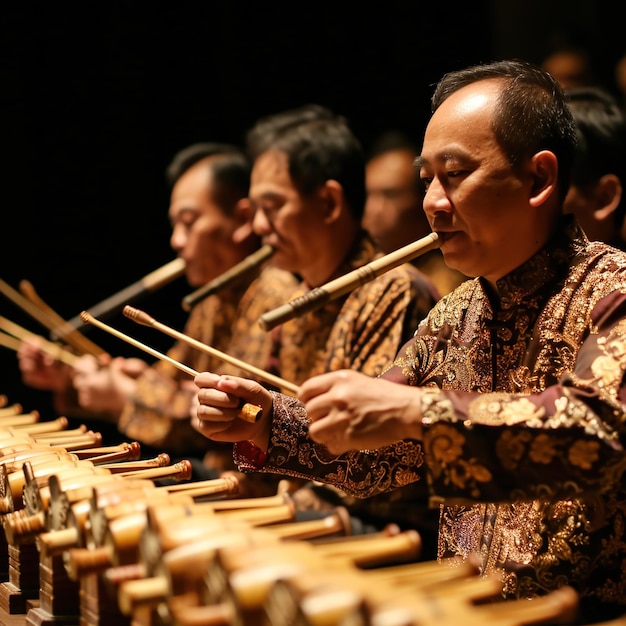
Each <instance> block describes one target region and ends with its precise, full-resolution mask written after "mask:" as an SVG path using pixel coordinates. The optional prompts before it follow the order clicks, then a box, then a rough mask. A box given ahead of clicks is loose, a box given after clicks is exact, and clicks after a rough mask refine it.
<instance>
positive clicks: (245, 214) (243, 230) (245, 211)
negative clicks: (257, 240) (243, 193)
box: [233, 198, 254, 243]
mask: <svg viewBox="0 0 626 626" xmlns="http://www.w3.org/2000/svg"><path fill="white" fill-rule="evenodd" d="M234 218H235V222H236V223H237V224H238V226H237V227H236V228H235V230H234V232H233V241H234V242H235V243H243V242H244V241H245V240H246V239H248V237H251V236H252V235H253V234H254V231H253V230H252V221H253V220H254V209H253V208H252V203H251V202H250V200H249V199H248V198H241V199H240V200H239V201H238V202H237V204H236V205H235V211H234Z"/></svg>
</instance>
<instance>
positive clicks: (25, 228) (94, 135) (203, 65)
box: [0, 0, 489, 412]
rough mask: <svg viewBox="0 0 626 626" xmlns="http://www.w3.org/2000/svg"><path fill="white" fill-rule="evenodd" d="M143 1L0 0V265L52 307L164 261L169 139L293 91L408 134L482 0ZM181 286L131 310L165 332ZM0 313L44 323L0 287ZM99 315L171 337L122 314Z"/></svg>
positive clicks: (481, 41)
mask: <svg viewBox="0 0 626 626" xmlns="http://www.w3.org/2000/svg"><path fill="white" fill-rule="evenodd" d="M120 4H121V3H120ZM145 4H146V6H145V7H143V8H142V7H140V6H139V5H138V4H135V3H131V2H127V3H124V6H123V7H122V6H117V7H116V6H115V5H113V6H112V5H111V4H109V3H105V4H101V3H100V4H96V5H91V3H84V4H83V6H82V7H81V8H76V7H74V8H73V9H72V10H71V11H70V10H69V9H63V8H62V7H61V6H60V5H59V4H58V3H55V5H52V4H48V5H46V6H42V7H41V8H40V10H38V11H33V10H31V9H20V8H18V7H13V8H11V9H4V10H3V11H4V19H3V21H2V29H3V32H2V42H3V46H4V54H3V58H4V65H5V71H4V74H3V85H2V101H3V109H4V113H3V115H2V123H3V139H2V147H3V152H4V159H3V162H4V165H3V167H2V171H3V174H4V176H3V184H2V186H3V190H4V193H3V194H2V196H3V205H4V206H3V211H2V213H3V220H2V224H3V227H2V230H3V232H2V234H3V237H2V243H1V244H0V278H2V279H3V280H4V281H5V282H7V283H9V284H10V285H11V286H13V287H14V288H17V287H18V285H19V282H20V281H21V280H22V279H27V280H29V281H30V282H31V283H32V284H33V285H34V287H35V289H36V290H37V291H38V293H39V294H40V296H41V297H42V298H43V299H44V300H45V301H46V302H48V304H50V305H51V306H52V307H53V308H54V309H55V310H56V311H57V312H59V313H60V314H61V315H63V316H64V317H65V318H71V317H74V316H75V315H77V314H78V313H79V312H80V311H81V310H83V309H87V308H89V307H90V306H92V305H93V304H95V303H97V302H99V301H100V300H102V299H103V298H105V297H108V296H109V295H111V294H113V293H115V292H117V291H118V290H120V289H122V288H123V287H126V286H127V285H129V284H131V283H133V282H134V281H136V280H138V279H140V278H141V277H143V276H144V275H145V274H147V273H148V272H150V271H152V270H153V269H155V268H157V267H159V266H161V265H162V264H163V263H165V262H166V261H168V260H170V259H171V258H173V254H172V252H171V250H170V248H169V241H168V240H169V224H168V221H167V203H168V191H167V189H166V187H165V183H164V180H163V170H164V168H165V166H166V164H167V162H168V160H169V158H170V157H171V156H172V155H173V153H174V152H175V151H177V150H178V149H180V148H182V147H184V146H186V145H188V144H190V143H193V142H195V141H202V140H220V141H233V142H240V141H241V140H242V138H243V134H244V132H245V129H247V128H248V127H249V126H250V125H251V124H252V123H253V122H254V121H255V119H256V118H257V117H259V116H260V115H264V114H267V113H271V112H275V111H278V110H280V109H283V108H287V107H290V106H294V105H298V104H302V103H305V102H319V103H322V104H325V105H327V106H330V107H331V108H333V109H335V110H336V111H338V112H340V113H342V114H344V115H345V116H346V117H347V118H348V119H349V120H350V121H351V123H352V125H353V127H354V129H355V131H356V132H357V134H358V135H359V137H360V138H361V139H362V141H363V143H364V144H367V143H368V141H369V140H370V139H371V138H372V137H373V136H374V135H375V134H376V133H377V132H379V131H381V130H384V129H387V128H390V127H394V128H402V129H403V130H405V131H407V132H409V133H411V134H413V135H414V136H415V137H416V139H419V137H420V136H421V132H422V129H423V125H424V122H425V119H426V116H427V114H428V97H429V95H430V92H431V90H432V84H433V83H434V82H435V81H436V80H437V78H438V77H439V76H440V74H441V73H442V72H443V71H446V70H448V69H452V68H455V67H458V66H461V65H464V64H466V63H470V62H474V61H478V60H483V59H485V58H487V57H489V20H488V15H487V13H488V11H487V10H486V8H485V7H484V6H483V5H482V4H481V2H473V3H472V9H471V11H466V12H464V13H462V14H459V13H457V14H455V13H454V12H453V13H452V15H451V14H450V13H449V12H448V11H447V10H446V7H443V6H442V8H441V9H439V8H437V7H436V6H434V7H433V6H430V5H428V6H424V3H420V2H398V3H393V2H392V3H384V5H380V3H376V5H375V6H372V7H370V8H364V6H365V5H361V6H359V5H360V3H359V5H356V3H347V2H341V0H339V1H336V2H318V3H290V4H285V3H280V4H277V5H276V7H272V6H271V5H268V4H257V3H255V4H252V3H245V2H227V3H219V4H218V3H215V2H205V3H203V4H200V3H194V5H193V6H192V4H189V5H185V4H184V3H175V4H171V5H167V6H166V5H164V6H165V8H157V3H150V5H148V3H145ZM357 7H358V9H357ZM188 291H189V289H188V288H187V287H186V285H185V284H184V279H181V280H179V281H177V282H176V283H174V284H172V285H170V286H168V287H165V288H163V289H162V290H160V291H159V292H158V293H153V294H150V295H149V296H148V297H147V298H146V300H144V301H143V302H142V303H141V307H142V308H144V310H146V311H147V312H149V313H151V314H152V315H154V316H155V317H156V318H157V319H159V320H160V321H162V322H164V323H166V324H168V325H171V326H173V327H176V328H180V327H181V326H182V324H183V323H184V319H185V314H184V312H183V311H182V308H181V307H180V300H181V298H182V297H183V296H184V295H185V294H186V293H188ZM0 315H3V316H4V317H7V318H9V319H11V320H13V321H15V322H18V323H20V324H22V325H23V326H26V327H27V328H28V329H29V330H32V331H35V332H40V331H44V329H43V328H42V327H41V326H39V324H38V323H37V322H35V321H34V320H33V319H32V318H30V317H29V316H27V315H25V314H24V312H23V311H22V310H21V309H20V308H19V307H16V306H15V305H14V304H13V303H12V302H11V301H10V300H8V299H6V298H5V297H4V296H2V295H0ZM109 323H110V324H111V325H113V326H115V327H116V328H118V329H120V330H122V331H123V332H126V333H128V334H131V335H133V336H135V337H137V338H138V339H139V340H141V341H144V342H145V343H149V344H150V345H153V346H154V347H155V348H157V349H161V350H165V349H167V346H168V345H169V344H170V343H171V340H169V339H168V338H167V337H164V336H163V335H161V334H160V333H157V332H156V331H153V330H151V329H146V328H142V327H139V326H137V325H135V324H133V323H132V322H130V321H129V320H126V319H125V318H123V316H121V315H119V316H116V317H114V318H112V319H110V320H109ZM84 330H85V333H86V334H88V336H89V337H90V338H91V339H92V340H94V341H96V342H97V343H99V344H100V345H102V346H103V347H105V348H106V349H107V350H109V351H110V352H111V353H112V354H122V355H135V356H144V355H142V354H140V353H138V352H137V351H136V350H135V349H134V348H132V347H131V346H129V345H128V344H126V343H124V342H121V341H120V340H118V339H116V338H113V337H111V336H110V335H108V334H107V333H104V332H103V331H102V330H100V329H96V328H94V327H87V328H86V329H84ZM0 371H1V379H0V380H1V381H2V384H1V385H0V393H5V394H7V395H8V396H9V398H10V399H12V400H14V401H19V402H21V403H22V404H23V405H24V406H25V407H26V408H28V409H29V410H30V409H32V408H37V409H40V410H43V411H44V412H46V411H48V410H50V409H48V408H47V406H46V401H47V394H39V393H36V392H33V391H32V390H28V389H26V388H25V387H23V385H21V382H20V378H19V374H18V370H17V365H16V358H15V354H14V353H13V352H11V351H9V350H7V349H5V348H1V347H0Z"/></svg>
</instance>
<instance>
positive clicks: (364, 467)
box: [235, 392, 423, 498]
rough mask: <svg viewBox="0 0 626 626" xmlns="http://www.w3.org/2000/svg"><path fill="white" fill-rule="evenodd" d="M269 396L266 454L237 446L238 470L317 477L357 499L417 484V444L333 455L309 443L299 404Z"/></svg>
mask: <svg viewBox="0 0 626 626" xmlns="http://www.w3.org/2000/svg"><path fill="white" fill-rule="evenodd" d="M272 395H273V399H274V419H273V424H272V434H271V444H270V448H269V450H268V454H262V453H261V452H260V450H259V449H258V448H256V447H255V446H253V445H252V444H251V443H249V442H240V443H237V444H235V462H236V464H237V465H238V467H239V469H240V470H241V471H244V472H246V471H247V472H252V471H255V472H266V473H280V474H284V475H286V476H292V477H298V478H308V479H315V478H319V479H321V480H323V482H325V483H328V484H331V485H333V486H335V487H337V488H339V489H341V490H343V491H345V492H346V493H348V494H351V495H354V496H357V497H359V498H366V497H369V496H372V495H375V494H377V493H382V492H385V491H389V490H391V489H396V488H398V487H403V486H405V485H408V484H410V483H412V482H415V481H416V480H419V478H420V476H419V468H420V467H421V466H422V464H423V453H422V447H421V445H420V444H419V443H418V442H416V441H400V442H398V443H396V444H393V445H391V446H386V447H384V448H380V449H379V450H366V451H360V452H350V453H347V454H343V455H339V456H335V455H332V454H330V453H329V452H328V450H327V449H326V447H325V446H323V445H320V444H316V443H314V442H313V441H312V440H310V439H309V438H308V424H309V422H308V418H307V416H306V411H305V409H304V405H303V404H302V403H301V402H300V401H298V400H296V399H295V398H291V397H289V396H285V395H283V394H280V393H276V392H272Z"/></svg>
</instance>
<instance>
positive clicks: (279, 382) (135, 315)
mask: <svg viewBox="0 0 626 626" xmlns="http://www.w3.org/2000/svg"><path fill="white" fill-rule="evenodd" d="M123 313H124V315H125V316H126V317H128V318H129V319H131V320H133V321H135V322H137V323H138V324H142V325H144V326H150V327H152V328H156V329H157V330H160V331H161V332H163V333H165V334H166V335H169V336H170V337H173V338H174V339H177V340H179V341H182V342H184V343H186V344H188V345H190V346H192V347H193V348H196V349H198V350H201V351H202V352H206V353H207V354H210V355H211V356H213V357H215V358H218V359H220V360H222V361H224V362H226V363H230V364H231V365H234V366H235V367H238V368H240V369H242V370H244V371H245V372H248V373H249V374H252V375H253V376H257V377H258V378H259V379H261V380H264V381H265V382H266V383H270V384H271V385H275V386H277V387H279V388H281V389H284V390H285V391H288V392H290V393H291V394H293V395H294V396H296V395H297V394H298V386H297V385H294V384H293V383H291V382H289V381H287V380H285V379H284V378H280V377H279V376H274V375H273V374H270V373H269V372H266V371H265V370H262V369H260V368H258V367H255V366H254V365H250V364H249V363H246V362H245V361H241V360H240V359H237V358H235V357H233V356H230V355H228V354H226V353H224V352H221V351H220V350H217V349H216V348H212V347H211V346H208V345H207V344H205V343H202V342H201V341H198V340H197V339H194V338H193V337H190V336H189V335H185V334H184V333H181V332H178V331H176V330H174V329H173V328H170V327H169V326H166V325H165V324H161V323H160V322H157V321H156V320H155V319H154V318H153V317H151V316H150V315H148V314H147V313H145V312H144V311H140V310H139V309H136V308H134V307H132V306H128V305H127V306H125V307H124V310H123Z"/></svg>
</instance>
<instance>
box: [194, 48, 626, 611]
mask: <svg viewBox="0 0 626 626" xmlns="http://www.w3.org/2000/svg"><path fill="white" fill-rule="evenodd" d="M432 109H433V114H432V117H431V119H430V121H429V123H428V125H427V127H426V132H425V135H424V141H423V147H422V150H421V155H420V156H419V158H418V160H417V166H418V167H419V171H420V177H421V179H422V180H423V181H424V183H425V185H426V193H425V198H424V210H425V211H426V214H427V216H428V219H429V221H430V224H431V227H432V228H433V230H434V231H436V232H437V233H438V234H439V236H440V237H441V250H442V252H443V255H444V257H445V259H446V262H447V263H448V264H449V265H450V266H451V267H453V268H455V269H458V270H459V271H461V272H462V273H463V274H466V275H468V276H474V277H475V278H474V279H472V280H469V281H466V282H465V283H463V284H462V285H461V286H460V287H459V288H457V289H456V290H455V291H453V292H452V293H451V294H448V295H447V296H444V297H443V298H442V299H441V300H440V301H439V302H438V303H437V304H436V305H435V307H434V309H433V310H432V312H431V313H430V314H429V316H428V317H427V319H425V320H424V321H423V322H422V323H421V324H420V325H419V327H418V330H417V333H416V336H415V337H414V338H413V339H411V340H410V341H409V342H407V343H406V344H405V346H404V347H403V348H402V349H401V350H400V351H399V353H398V354H397V356H396V357H395V360H393V361H392V362H390V363H389V366H388V367H387V368H386V370H385V372H384V373H383V374H382V375H381V376H380V377H379V378H377V379H373V378H371V377H368V376H365V375H363V374H362V373H360V372H356V371H350V370H343V371H339V372H330V373H325V374H322V375H320V376H316V377H313V378H311V379H310V380H308V381H306V382H305V383H303V384H302V385H301V388H300V395H299V400H295V399H290V398H287V397H285V396H281V395H280V394H272V393H268V392H266V391H264V390H262V389H260V388H259V386H258V385H257V384H255V383H254V382H251V381H249V380H246V379H240V378H234V377H227V378H221V377H219V376H215V375H213V374H210V373H201V374H200V375H198V376H197V377H196V379H195V380H196V383H197V384H198V386H199V388H200V389H199V392H198V394H197V403H198V404H197V406H196V408H195V413H196V417H195V418H194V420H193V421H194V425H195V427H196V428H197V429H198V430H199V431H200V432H202V433H204V434H205V435H206V436H207V437H210V438H211V439H214V440H217V441H234V442H238V443H236V446H235V453H236V460H237V462H238V464H239V466H240V467H241V468H242V469H244V470H247V471H256V472H274V471H279V472H282V473H285V472H287V473H288V472H293V473H294V474H296V475H303V474H304V475H308V476H311V477H315V478H316V479H318V480H322V481H326V482H330V483H332V484H334V485H337V486H338V487H340V488H341V489H343V490H345V491H347V492H350V493H352V494H354V495H355V496H359V497H367V496H370V495H371V494H375V493H378V492H380V491H386V490H392V489H394V488H396V487H399V486H402V485H406V484H407V483H411V482H413V481H418V482H422V483H423V484H425V485H427V487H428V489H429V491H430V493H431V496H432V499H433V500H434V501H439V502H440V503H441V518H440V529H439V546H438V550H439V556H440V557H445V556H449V555H454V554H456V555H460V556H462V557H468V556H470V555H476V556H477V558H479V560H480V563H481V567H482V571H483V573H485V574H487V573H490V572H494V573H497V574H499V575H500V577H501V579H502V581H503V583H504V587H503V595H504V597H505V598H509V599H511V598H516V597H519V598H526V597H528V598H531V597H533V596H537V595H543V594H546V593H547V592H549V591H550V590H552V589H554V588H557V587H560V586H562V585H566V584H568V585H571V586H573V587H574V588H575V589H576V590H577V591H578V592H579V594H580V598H581V621H582V622H583V623H585V622H586V623H589V622H597V621H600V620H602V619H608V618H611V617H614V616H616V615H619V614H623V613H624V612H625V611H626V531H625V530H624V528H625V525H624V516H625V511H626V480H624V470H625V469H626V456H625V455H624V446H625V445H626V420H625V417H624V416H625V415H626V406H625V404H626V385H625V383H624V380H625V377H624V372H625V371H626V255H625V254H624V253H623V252H621V251H618V250H616V249H615V248H612V247H610V246H608V245H607V244H605V243H603V242H589V241H588V240H587V238H586V237H585V235H584V234H583V232H582V230H581V229H580V227H579V226H578V225H577V223H576V222H575V220H574V218H573V216H571V215H563V214H562V206H563V200H564V198H565V196H566V194H567V191H568V186H569V181H570V174H571V168H572V164H573V160H574V155H575V149H576V129H575V124H574V121H573V118H572V114H571V112H570V110H569V109H568V107H567V104H566V101H565V97H564V94H563V91H562V90H561V88H560V86H559V85H558V84H557V83H556V82H555V81H554V79H553V78H552V77H551V76H550V75H549V74H547V73H546V72H544V71H543V70H541V69H539V68H537V67H535V66H534V65H532V64H528V63H526V62H523V61H507V60H505V61H498V62H494V63H489V64H485V65H478V66H473V67H469V68H466V69H462V70H459V71H455V72H451V73H449V74H446V75H445V76H444V77H443V78H442V79H441V81H440V82H439V84H438V86H437V87H436V89H435V92H434V96H433V100H432ZM240 398H243V399H245V400H246V401H248V402H254V403H258V404H260V405H261V406H262V407H263V410H264V412H263V419H262V420H261V421H260V422H259V423H256V424H254V425H251V424H246V423H243V422H242V421H241V420H237V419H234V415H235V413H234V410H233V407H234V406H235V405H236V404H237V403H238V402H239V399H240ZM416 506H419V504H416Z"/></svg>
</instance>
